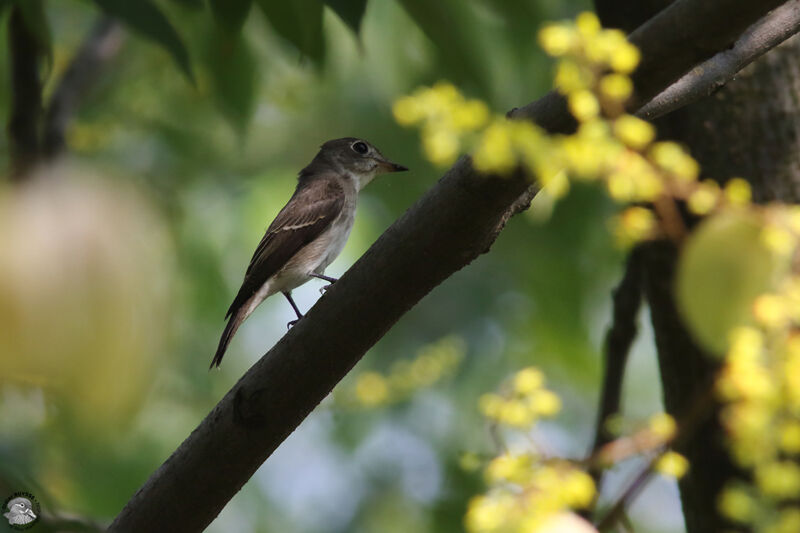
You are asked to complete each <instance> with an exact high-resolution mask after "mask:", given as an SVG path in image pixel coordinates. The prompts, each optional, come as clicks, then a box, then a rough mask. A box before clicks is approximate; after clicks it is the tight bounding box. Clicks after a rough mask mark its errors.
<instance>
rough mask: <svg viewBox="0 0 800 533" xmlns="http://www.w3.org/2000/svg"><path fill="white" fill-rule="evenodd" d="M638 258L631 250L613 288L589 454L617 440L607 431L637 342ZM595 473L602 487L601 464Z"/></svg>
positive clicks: (639, 291)
mask: <svg viewBox="0 0 800 533" xmlns="http://www.w3.org/2000/svg"><path fill="white" fill-rule="evenodd" d="M639 255H640V252H639V249H638V248H634V249H633V251H631V254H630V256H629V257H628V262H627V264H626V265H625V274H624V275H623V277H622V281H620V283H619V285H617V288H616V289H614V296H613V318H612V322H611V327H610V328H609V330H608V333H607V334H606V339H605V350H604V352H605V353H604V355H605V361H604V374H603V387H602V395H601V397H600V407H599V409H598V410H597V421H596V425H595V434H594V443H593V444H592V450H591V452H590V455H591V454H595V453H597V451H598V450H600V449H601V448H602V447H603V446H605V445H606V444H608V443H609V442H611V441H612V440H614V438H615V435H613V434H611V433H610V432H609V431H608V429H607V428H606V421H607V420H608V418H609V417H610V416H612V415H614V414H615V413H618V412H619V410H620V400H621V398H622V380H623V376H624V375H625V365H626V363H627V361H628V353H629V352H630V349H631V345H633V341H634V339H636V317H637V316H638V314H639V308H640V307H641V303H642V264H641V260H640V258H639ZM592 470H593V471H592V477H594V478H595V483H596V484H597V485H598V486H599V484H600V483H599V481H600V479H601V476H602V467H601V466H600V465H598V466H596V467H594V468H593V469H592Z"/></svg>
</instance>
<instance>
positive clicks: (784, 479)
mask: <svg viewBox="0 0 800 533" xmlns="http://www.w3.org/2000/svg"><path fill="white" fill-rule="evenodd" d="M755 478H756V485H757V486H758V488H759V489H761V491H763V492H764V494H766V495H768V496H773V497H775V498H793V497H797V495H798V494H800V466H798V465H797V464H796V463H794V462H792V461H776V462H772V463H768V464H766V465H759V466H757V467H756V470H755Z"/></svg>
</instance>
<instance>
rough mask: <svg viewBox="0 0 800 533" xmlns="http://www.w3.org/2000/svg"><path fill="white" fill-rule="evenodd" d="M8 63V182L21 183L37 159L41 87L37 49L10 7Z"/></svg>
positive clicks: (17, 8)
mask: <svg viewBox="0 0 800 533" xmlns="http://www.w3.org/2000/svg"><path fill="white" fill-rule="evenodd" d="M8 49H9V55H10V61H11V114H10V116H9V119H8V138H9V144H10V147H9V148H10V153H11V169H10V170H11V178H12V179H14V180H17V181H19V180H22V179H24V178H25V176H26V175H27V174H28V171H29V170H30V169H31V168H32V167H33V165H35V164H36V161H37V160H38V158H39V123H40V119H41V114H42V84H41V80H40V79H39V66H40V61H41V49H40V46H39V42H38V40H37V38H36V34H35V33H34V32H33V30H31V29H30V28H29V27H28V24H27V22H26V20H25V16H24V15H23V13H22V7H20V6H16V5H15V6H13V7H12V8H11V14H10V17H9V21H8Z"/></svg>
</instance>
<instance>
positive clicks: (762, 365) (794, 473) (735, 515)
mask: <svg viewBox="0 0 800 533" xmlns="http://www.w3.org/2000/svg"><path fill="white" fill-rule="evenodd" d="M786 284H788V285H789V286H788V287H785V288H784V290H783V291H781V292H779V293H775V294H764V295H762V296H760V297H759V298H758V299H757V300H756V302H755V304H754V315H755V317H756V322H757V324H756V325H754V326H742V327H739V328H736V329H735V330H734V331H732V332H731V339H730V349H729V351H728V354H727V355H726V359H725V365H724V367H723V369H722V372H721V374H720V376H719V378H718V380H717V384H716V385H717V387H716V390H717V394H718V396H719V397H720V398H721V399H722V400H723V401H724V402H725V408H724V409H723V412H722V422H723V425H724V427H725V429H726V430H727V432H728V434H729V446H730V450H731V455H732V457H733V458H734V460H735V461H736V462H737V464H739V465H740V466H741V467H743V468H747V469H750V470H751V471H752V472H753V479H754V482H753V485H752V486H747V485H744V484H742V483H738V484H735V485H734V484H731V485H730V486H728V487H727V488H726V490H725V492H723V494H722V495H721V497H720V502H719V505H720V509H721V510H722V512H724V513H725V514H726V515H727V516H728V517H729V518H731V519H733V520H736V521H739V522H743V523H748V524H752V525H753V526H754V528H755V529H756V530H758V531H798V530H800V529H797V528H795V529H792V528H791V527H790V526H789V525H796V524H798V523H799V522H797V520H798V519H799V518H800V515H797V514H796V513H792V512H790V511H787V510H784V509H782V505H781V502H788V501H791V500H794V499H795V498H796V497H797V495H798V494H800V466H798V465H797V463H796V462H795V461H794V460H792V459H791V458H792V457H795V458H796V457H797V456H798V455H800V388H798V387H800V334H798V333H796V332H795V331H794V328H795V327H796V325H797V324H798V323H799V321H798V318H799V317H800V280H798V279H796V278H790V279H789V280H788V281H787V282H786ZM743 500H746V502H747V503H746V506H745V509H746V510H747V511H746V512H744V511H742V510H741V509H740V508H736V506H735V505H734V503H732V502H740V501H743ZM787 524H788V525H787Z"/></svg>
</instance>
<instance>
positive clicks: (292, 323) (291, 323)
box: [286, 318, 300, 330]
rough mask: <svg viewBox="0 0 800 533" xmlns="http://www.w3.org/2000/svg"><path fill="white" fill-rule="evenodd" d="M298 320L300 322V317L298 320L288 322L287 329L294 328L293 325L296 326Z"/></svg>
mask: <svg viewBox="0 0 800 533" xmlns="http://www.w3.org/2000/svg"><path fill="white" fill-rule="evenodd" d="M298 322H300V319H299V318H298V319H297V320H290V321H289V322H287V323H286V329H287V330H289V329H292V326H294V325H295V324H297V323H298Z"/></svg>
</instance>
